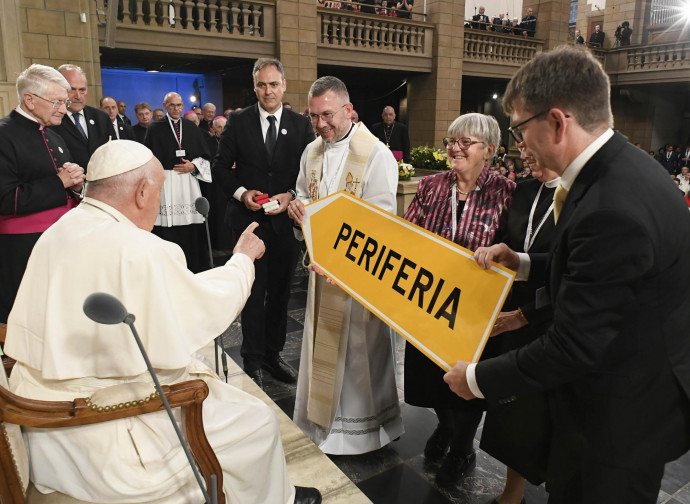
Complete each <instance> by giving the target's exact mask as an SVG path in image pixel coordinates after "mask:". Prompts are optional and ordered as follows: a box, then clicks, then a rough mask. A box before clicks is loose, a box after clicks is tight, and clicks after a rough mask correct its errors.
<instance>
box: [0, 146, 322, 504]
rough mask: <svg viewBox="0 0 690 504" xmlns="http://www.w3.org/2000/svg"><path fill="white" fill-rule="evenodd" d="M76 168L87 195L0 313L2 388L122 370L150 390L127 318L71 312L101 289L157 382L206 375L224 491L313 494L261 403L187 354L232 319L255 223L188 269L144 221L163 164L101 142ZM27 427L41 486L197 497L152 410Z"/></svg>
mask: <svg viewBox="0 0 690 504" xmlns="http://www.w3.org/2000/svg"><path fill="white" fill-rule="evenodd" d="M88 170H89V173H88V175H87V189H86V198H85V199H84V200H83V201H82V203H81V204H80V205H79V206H78V207H77V208H75V209H73V210H71V211H70V212H68V213H67V214H65V215H64V216H63V217H62V218H61V219H60V220H59V221H58V222H57V223H55V224H54V225H53V226H52V227H50V228H49V229H48V230H47V231H46V232H45V233H44V234H43V235H42V237H41V238H40V239H39V241H38V243H37V244H36V246H35V248H34V250H33V253H32V255H31V257H30V259H29V263H28V267H27V270H26V274H25V275H24V278H23V281H22V283H21V286H20V288H19V293H18V295H17V299H16V302H15V304H14V307H13V309H12V311H11V313H10V316H9V319H8V327H7V341H6V346H5V350H6V353H7V354H8V355H10V356H12V357H14V358H15V359H16V360H17V364H16V365H15V367H14V370H13V372H12V375H11V377H10V386H11V389H12V391H13V392H14V393H16V394H18V395H20V396H23V397H28V398H32V399H41V400H53V401H60V400H72V399H74V398H75V397H89V396H91V395H92V394H94V393H96V392H97V391H103V389H106V388H107V387H111V386H116V385H120V387H121V386H122V384H125V383H132V382H144V383H147V384H150V386H151V391H153V383H152V381H151V378H150V376H149V374H148V372H147V368H146V366H145V363H144V360H143V358H142V355H141V353H140V352H139V350H138V348H137V346H136V343H135V341H134V339H133V337H132V334H131V333H130V330H129V328H128V327H127V326H126V325H124V324H118V325H99V324H96V323H95V322H92V321H91V320H89V319H88V318H87V317H86V315H85V314H84V313H83V311H82V306H83V303H84V300H85V299H86V297H87V296H88V295H89V294H91V293H93V292H106V293H109V294H112V295H114V296H115V297H116V298H118V299H120V300H121V301H122V303H123V304H124V306H125V307H126V308H127V309H128V310H129V311H130V312H132V313H133V314H134V315H135V316H136V327H137V330H138V332H139V333H140V335H141V339H142V341H143V345H144V348H145V349H146V352H147V353H148V355H149V357H150V360H151V363H152V365H153V367H154V368H155V369H156V370H157V373H158V375H159V378H160V381H161V383H162V384H171V383H176V382H180V381H185V380H189V379H194V378H200V379H203V380H204V381H205V382H206V383H207V384H208V387H209V390H210V394H209V396H208V398H207V399H206V401H205V402H204V403H203V417H204V427H205V431H206V433H207V436H208V439H209V442H210V444H211V446H212V447H213V449H214V451H215V452H216V455H217V457H218V460H219V462H220V465H221V467H222V469H223V488H224V492H225V495H226V497H227V499H228V502H235V503H243V504H244V503H256V504H259V503H260V504H264V503H276V504H277V503H287V504H292V503H293V502H295V503H296V504H302V503H304V504H317V503H319V502H320V501H321V497H320V495H319V493H318V491H317V490H315V489H304V488H297V490H296V489H295V487H294V486H293V485H291V484H290V482H289V480H288V476H287V472H286V466H285V456H284V453H283V448H282V443H281V439H280V431H279V426H278V421H277V418H276V416H275V414H274V413H273V412H272V411H271V409H270V408H269V407H268V406H266V405H265V404H264V403H263V402H262V401H260V400H259V399H256V398H254V397H252V396H250V395H248V394H246V393H244V392H242V391H241V390H239V389H236V388H234V387H232V386H230V385H227V384H225V383H223V382H221V381H220V380H219V379H218V377H217V376H216V375H215V374H214V373H213V371H212V370H211V369H210V368H209V366H208V365H207V364H205V363H204V362H203V361H202V358H201V357H199V356H198V355H197V354H195V352H197V351H198V350H199V349H201V348H202V347H204V346H206V345H207V344H209V343H210V342H212V340H213V338H214V337H215V336H217V335H219V334H221V333H222V332H223V331H224V330H225V329H226V328H227V327H228V326H229V325H230V324H231V323H232V321H233V320H234V318H235V317H236V315H237V314H238V313H239V311H240V310H241V309H242V306H243V305H244V303H245V301H246V299H247V296H248V295H249V292H250V289H251V284H252V282H253V279H254V266H253V261H254V259H256V258H258V257H261V255H262V254H263V252H264V245H263V242H262V241H261V240H260V239H259V238H257V237H256V235H254V234H253V233H252V231H253V227H255V226H254V225H253V226H250V227H249V228H247V230H246V231H245V232H244V233H243V234H242V236H241V238H240V240H239V241H238V243H237V246H236V248H235V250H234V252H235V253H234V254H233V256H232V258H231V259H230V260H229V261H228V262H227V263H226V264H225V265H224V266H222V267H219V268H215V269H213V270H209V271H206V272H203V273H199V274H196V275H195V274H193V273H192V272H190V271H189V270H188V269H187V267H186V263H185V257H184V254H183V253H182V250H181V249H180V247H179V246H177V245H176V244H173V243H170V242H166V241H164V240H161V239H160V238H158V237H157V236H155V235H153V234H151V233H150V230H151V228H152V227H153V223H154V222H155V220H156V216H157V213H158V209H159V203H160V190H161V186H162V185H163V181H164V180H165V176H164V173H163V169H162V167H161V164H160V163H159V162H158V160H157V159H156V158H155V157H154V156H153V153H152V152H151V151H150V150H149V149H148V148H146V147H145V146H143V145H141V144H139V143H137V142H133V141H127V140H117V141H112V142H110V143H108V144H106V145H104V146H102V147H100V148H99V149H98V150H97V151H96V152H95V153H94V155H93V156H92V158H91V161H90V162H89V167H88ZM101 393H102V392H101ZM104 397H107V394H104ZM178 414H179V410H178ZM178 420H179V419H178ZM26 439H27V441H28V448H29V453H30V456H31V457H30V458H31V474H32V481H33V482H34V484H35V486H36V488H37V489H38V490H39V491H41V492H43V493H50V492H54V491H58V492H61V493H64V494H68V495H71V496H73V497H75V498H77V499H81V500H86V501H91V502H100V503H109V502H111V503H112V502H117V503H142V502H146V503H166V504H167V503H180V504H187V503H190V502H202V501H203V499H202V497H201V492H200V490H199V488H198V487H197V485H196V480H195V479H194V477H193V473H192V471H191V468H190V467H189V465H188V461H187V458H186V457H185V455H184V452H183V450H182V447H181V446H180V444H179V441H178V440H177V437H176V436H175V433H174V430H173V428H172V425H171V424H170V420H169V418H168V417H167V414H166V413H165V412H158V413H153V414H148V415H142V416H138V417H133V418H128V419H122V420H116V421H113V422H108V423H104V424H97V425H88V426H80V427H72V428H66V429H49V430H42V429H26Z"/></svg>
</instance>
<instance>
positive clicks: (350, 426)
mask: <svg viewBox="0 0 690 504" xmlns="http://www.w3.org/2000/svg"><path fill="white" fill-rule="evenodd" d="M354 131H355V130H354V129H353V130H352V131H351V132H350V135H348V136H347V137H346V138H345V139H342V140H341V141H339V142H337V143H332V144H325V148H324V170H323V174H322V177H321V181H320V185H319V197H320V198H322V197H325V196H327V195H329V194H332V193H333V192H336V191H337V187H338V183H337V182H338V181H337V180H336V178H338V179H339V177H340V176H344V174H343V170H342V167H343V166H344V160H345V157H346V156H347V154H348V151H349V142H350V140H351V138H352V136H353V133H354ZM306 159H307V151H306V150H305V152H304V154H303V155H302V160H301V163H300V173H299V175H298V176H297V197H298V198H299V199H300V200H302V201H303V202H305V203H306V202H308V201H309V193H308V187H307V186H308V182H307V175H306ZM397 185H398V169H397V164H396V161H395V159H394V158H393V155H392V154H391V152H390V150H389V149H388V148H387V147H386V146H385V145H383V144H382V143H381V142H378V143H377V144H376V145H375V146H374V149H373V151H372V152H371V154H370V156H369V159H368V161H367V168H366V170H365V173H364V176H363V179H362V199H364V200H366V201H368V202H369V203H372V204H374V205H376V206H378V207H380V208H382V209H383V210H386V211H388V212H392V213H395V210H396V191H397ZM314 285H315V278H314V273H311V274H310V279H309V292H308V295H307V307H306V313H305V320H304V336H303V339H302V352H301V359H300V369H299V376H298V379H297V395H296V398H295V412H294V417H293V420H294V422H295V423H296V424H297V425H298V426H299V427H300V428H301V429H302V430H303V431H304V432H305V433H306V434H307V435H308V436H309V437H310V438H311V439H312V440H313V441H314V442H315V443H316V444H317V445H318V446H319V448H321V450H322V451H323V452H324V453H328V454H332V455H356V454H360V453H366V452H370V451H374V450H377V449H379V448H381V447H383V446H385V445H387V444H388V443H389V442H391V441H392V440H394V439H396V438H398V437H399V436H400V435H402V434H403V432H404V428H403V424H402V417H401V414H400V403H399V399H398V392H397V388H396V384H395V371H394V367H395V366H394V362H395V361H394V356H393V350H392V348H391V338H390V330H389V328H388V326H386V324H384V323H383V322H381V320H379V319H378V318H377V317H376V316H375V315H373V314H371V313H370V312H369V311H368V310H366V309H365V308H364V307H363V306H362V305H361V304H360V303H358V302H357V301H356V300H354V299H352V298H351V297H348V298H347V300H346V302H345V320H344V323H343V330H342V333H341V334H342V336H341V341H342V339H345V341H344V342H343V343H342V344H341V348H343V347H344V349H345V352H344V355H343V354H342V353H341V354H340V355H339V356H338V361H339V362H338V366H337V371H336V381H335V388H336V396H337V397H338V400H337V401H336V402H337V407H336V411H335V418H334V420H333V422H332V425H331V427H330V429H325V428H323V427H321V426H319V425H317V424H315V423H313V422H311V421H309V420H308V418H307V402H308V400H309V387H310V383H309V377H310V376H311V361H310V358H309V356H310V355H311V352H310V345H313V338H314V334H313V326H314V321H313V313H314Z"/></svg>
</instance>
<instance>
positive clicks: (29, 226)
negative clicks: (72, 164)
mask: <svg viewBox="0 0 690 504" xmlns="http://www.w3.org/2000/svg"><path fill="white" fill-rule="evenodd" d="M68 161H72V157H71V154H70V152H69V149H68V148H67V145H66V144H65V141H64V140H63V139H62V137H61V136H60V135H58V134H57V133H55V132H54V131H52V130H51V129H50V128H41V127H40V125H39V124H38V123H37V122H34V121H32V120H30V119H28V118H26V117H24V116H22V115H21V114H19V113H18V112H16V111H14V110H13V111H12V112H10V115H8V116H6V117H4V118H3V119H0V322H7V315H8V314H9V311H10V309H11V308H12V303H13V302H14V298H15V296H16V294H17V289H18V288H19V283H20V282H21V279H22V276H23V274H24V270H25V269H26V263H27V261H28V260H29V256H30V255H31V250H32V249H33V247H34V245H35V243H36V241H37V240H38V237H39V236H41V233H42V232H43V231H45V229H47V227H48V226H49V225H50V224H52V223H53V222H55V221H56V220H57V219H58V218H59V217H60V216H61V215H62V214H64V213H65V212H67V211H68V210H69V209H70V208H72V207H73V206H76V196H75V195H73V194H72V193H71V192H70V191H68V190H66V189H65V187H64V186H63V184H62V181H61V180H60V177H58V176H57V172H58V169H59V168H61V167H62V165H63V164H64V163H66V162H68Z"/></svg>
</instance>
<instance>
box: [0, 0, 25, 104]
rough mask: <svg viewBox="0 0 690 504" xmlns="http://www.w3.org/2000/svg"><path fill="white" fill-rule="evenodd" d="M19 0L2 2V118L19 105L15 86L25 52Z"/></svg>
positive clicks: (1, 0) (0, 73) (0, 38)
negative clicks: (22, 40)
mask: <svg viewBox="0 0 690 504" xmlns="http://www.w3.org/2000/svg"><path fill="white" fill-rule="evenodd" d="M18 4H19V2H18V1H17V0H0V117H5V116H6V115H7V114H9V113H10V110H12V109H13V108H14V107H15V106H16V105H17V103H18V98H17V92H16V88H15V84H16V82H17V74H19V73H20V72H21V71H22V69H23V68H22V65H23V60H24V56H23V51H22V47H21V44H19V43H18V41H19V40H20V39H21V27H20V25H21V23H20V9H19V5H18Z"/></svg>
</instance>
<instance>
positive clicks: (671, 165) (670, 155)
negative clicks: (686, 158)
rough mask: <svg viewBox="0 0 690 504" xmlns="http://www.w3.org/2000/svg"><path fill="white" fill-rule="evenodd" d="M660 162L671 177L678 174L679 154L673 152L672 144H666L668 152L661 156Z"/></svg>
mask: <svg viewBox="0 0 690 504" xmlns="http://www.w3.org/2000/svg"><path fill="white" fill-rule="evenodd" d="M659 161H660V162H661V164H662V166H663V167H664V168H666V171H667V172H669V173H670V174H671V175H675V174H676V173H678V161H679V158H678V154H676V153H675V151H674V150H673V145H672V144H666V152H664V153H663V154H661V155H660V159H659Z"/></svg>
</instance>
